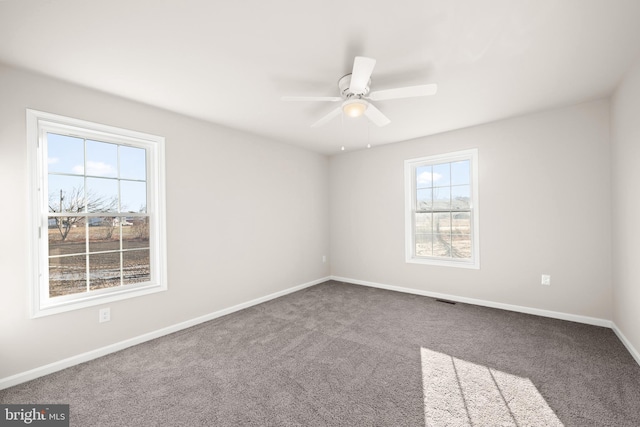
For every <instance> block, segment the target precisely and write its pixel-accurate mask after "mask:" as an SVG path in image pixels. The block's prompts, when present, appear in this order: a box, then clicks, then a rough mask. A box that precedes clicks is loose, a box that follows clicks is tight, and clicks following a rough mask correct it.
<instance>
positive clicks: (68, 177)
mask: <svg viewBox="0 0 640 427" xmlns="http://www.w3.org/2000/svg"><path fill="white" fill-rule="evenodd" d="M47 144H48V156H47V166H48V171H49V176H48V183H49V197H50V199H51V200H50V205H52V207H53V210H54V211H59V204H60V202H59V199H60V197H69V196H70V195H72V194H78V192H80V193H82V191H83V190H84V191H85V194H86V195H87V198H88V199H93V200H102V201H113V202H114V203H113V204H105V203H102V204H101V205H102V208H101V209H100V210H99V211H104V210H105V208H104V207H105V206H107V205H108V206H109V208H108V209H106V210H108V211H109V212H121V213H123V212H146V206H147V190H146V152H145V150H144V149H142V148H137V147H129V146H126V145H120V144H112V143H107V142H101V141H94V140H89V139H87V140H85V139H83V138H77V137H73V136H67V135H58V134H54V133H48V134H47ZM61 191H62V193H61ZM56 202H57V205H58V206H56Z"/></svg>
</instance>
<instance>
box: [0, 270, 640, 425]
mask: <svg viewBox="0 0 640 427" xmlns="http://www.w3.org/2000/svg"><path fill="white" fill-rule="evenodd" d="M0 402H1V403H69V404H70V405H71V406H70V409H71V425H73V426H424V425H425V424H426V425H429V426H432V425H433V426H471V425H473V426H503V425H504V426H550V425H565V426H580V427H586V426H617V427H621V426H634V427H635V426H640V366H638V364H636V362H635V361H634V360H633V358H632V357H631V355H630V354H629V353H628V352H627V351H626V349H625V348H624V346H623V345H622V343H621V342H620V341H619V340H618V338H617V337H616V336H615V334H614V333H613V332H612V331H611V330H609V329H607V328H600V327H594V326H587V325H582V324H578V323H572V322H566V321H560V320H554V319H547V318H542V317H537V316H531V315H526V314H520V313H513V312H508V311H502V310H495V309H490V308H485V307H477V306H472V305H467V304H459V303H458V304H456V305H450V304H446V303H442V302H437V301H435V300H434V299H431V298H427V297H421V296H415V295H409V294H402V293H396V292H390V291H385V290H380V289H374V288H367V287H362V286H356V285H349V284H343V283H338V282H327V283H324V284H321V285H317V286H313V287H311V288H308V289H305V290H302V291H300V292H296V293H294V294H290V295H287V296H285V297H282V298H278V299H276V300H272V301H269V302H267V303H264V304H260V305H258V306H255V307H252V308H249V309H246V310H242V311H240V312H237V313H234V314H231V315H228V316H225V317H222V318H219V319H216V320H213V321H210V322H207V323H204V324H201V325H198V326H196V327H193V328H190V329H187V330H184V331H181V332H178V333H175V334H172V335H169V336H166V337H163V338H160V339H157V340H154V341H151V342H147V343H144V344H141V345H138V346H135V347H132V348H129V349H126V350H123V351H120V352H117V353H114V354H111V355H108V356H105V357H102V358H100V359H96V360H94V361H91V362H87V363H84V364H81V365H78V366H75V367H72V368H69V369H66V370H64V371H60V372H57V373H54V374H51V375H48V376H46V377H43V378H39V379H36V380H34V381H30V382H28V383H25V384H21V385H18V386H16V387H13V388H9V389H6V390H3V391H0Z"/></svg>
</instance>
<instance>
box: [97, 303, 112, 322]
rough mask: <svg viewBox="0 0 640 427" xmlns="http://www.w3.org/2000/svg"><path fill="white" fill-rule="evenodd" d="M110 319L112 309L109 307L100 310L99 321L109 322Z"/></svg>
mask: <svg viewBox="0 0 640 427" xmlns="http://www.w3.org/2000/svg"><path fill="white" fill-rule="evenodd" d="M110 320H111V309H110V308H109V307H107V308H101V309H100V311H99V312H98V321H99V322H100V323H103V322H108V321H110Z"/></svg>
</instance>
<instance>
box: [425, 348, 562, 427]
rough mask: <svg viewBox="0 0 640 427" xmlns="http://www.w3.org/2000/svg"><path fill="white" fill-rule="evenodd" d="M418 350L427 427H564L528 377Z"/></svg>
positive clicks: (430, 351)
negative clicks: (445, 426) (420, 361)
mask: <svg viewBox="0 0 640 427" xmlns="http://www.w3.org/2000/svg"><path fill="white" fill-rule="evenodd" d="M420 352H421V360H422V386H423V390H424V415H425V423H426V425H427V426H444V425H447V426H545V427H548V426H564V424H562V422H561V421H560V420H559V419H558V417H557V416H556V415H555V413H554V412H553V410H552V409H551V408H550V407H549V405H548V404H547V402H546V401H545V400H544V398H543V397H542V395H541V394H540V392H539V391H538V389H537V388H536V386H535V385H533V383H532V382H531V380H529V379H528V378H522V377H518V376H515V375H511V374H507V373H505V372H501V371H498V370H496V369H491V368H487V367H486V366H482V365H477V364H475V363H471V362H467V361H465V360H462V359H456V358H455V357H451V356H449V355H447V354H444V353H438V352H436V351H432V350H428V349H426V348H421V350H420Z"/></svg>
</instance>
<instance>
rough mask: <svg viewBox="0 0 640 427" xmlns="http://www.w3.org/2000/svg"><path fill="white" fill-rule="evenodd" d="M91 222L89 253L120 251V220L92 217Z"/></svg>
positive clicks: (110, 217) (116, 218)
mask: <svg viewBox="0 0 640 427" xmlns="http://www.w3.org/2000/svg"><path fill="white" fill-rule="evenodd" d="M88 221H89V252H102V251H116V250H119V249H120V218H118V217H112V216H100V217H92V218H89V219H88Z"/></svg>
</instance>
